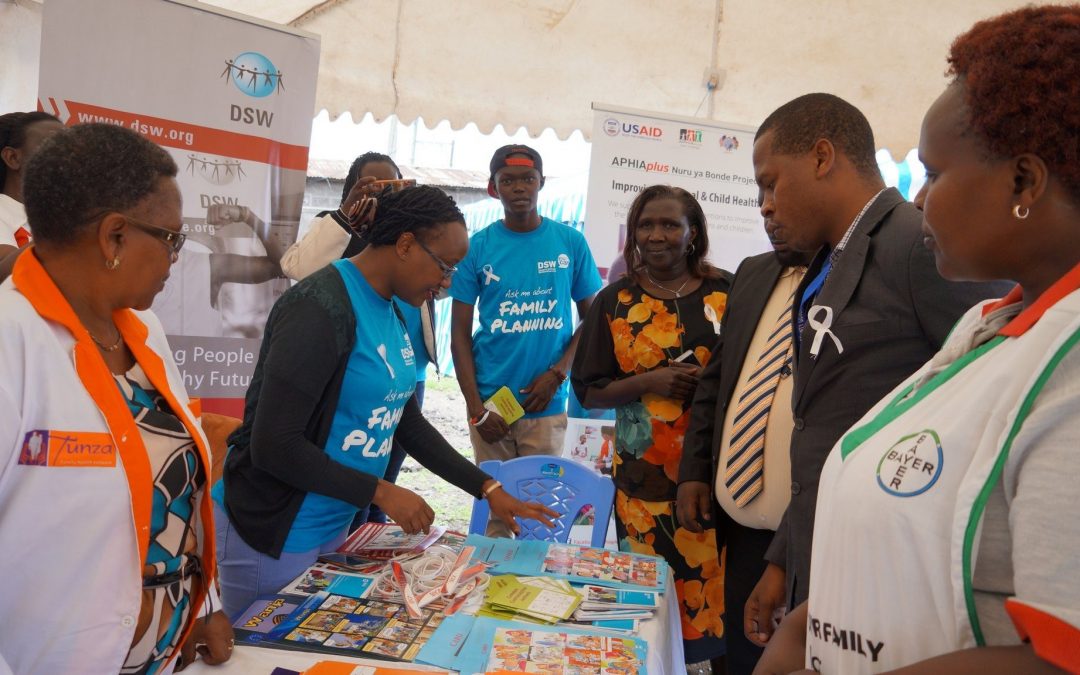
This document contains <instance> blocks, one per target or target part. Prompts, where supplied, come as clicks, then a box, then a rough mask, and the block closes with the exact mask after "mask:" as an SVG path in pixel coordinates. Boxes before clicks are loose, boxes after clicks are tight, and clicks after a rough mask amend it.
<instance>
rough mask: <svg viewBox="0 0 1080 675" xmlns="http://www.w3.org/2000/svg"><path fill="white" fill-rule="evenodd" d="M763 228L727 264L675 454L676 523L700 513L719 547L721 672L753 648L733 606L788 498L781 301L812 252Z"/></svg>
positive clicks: (749, 659) (739, 664) (786, 329)
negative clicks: (707, 349)
mask: <svg viewBox="0 0 1080 675" xmlns="http://www.w3.org/2000/svg"><path fill="white" fill-rule="evenodd" d="M765 231H766V233H767V234H768V236H769V241H770V242H771V243H772V246H773V251H772V252H771V253H762V254H761V255H758V256H753V257H751V258H747V259H746V260H744V261H743V262H742V263H741V264H740V265H739V269H738V270H736V272H735V280H734V281H732V282H731V292H730V294H729V295H728V302H727V308H726V309H725V310H724V315H723V319H722V324H723V326H724V329H723V330H722V331H721V335H720V342H718V343H717V347H716V349H715V350H714V351H715V352H716V353H717V355H716V356H715V357H714V358H713V359H712V361H711V362H710V363H709V365H708V367H706V368H705V369H704V371H702V374H701V378H700V380H699V381H698V387H697V392H696V393H695V394H694V403H693V408H692V410H691V413H690V426H689V428H688V429H687V431H686V437H685V439H684V441H683V454H682V461H681V462H680V464H679V493H678V516H679V523H680V524H681V525H682V526H683V527H685V528H686V529H687V530H689V531H691V532H700V531H701V529H702V522H703V521H704V522H705V523H706V524H709V523H715V526H716V528H717V531H718V533H719V536H717V541H718V542H720V544H721V545H722V546H723V547H724V548H725V550H726V552H725V555H724V626H725V627H726V629H727V630H726V631H725V638H726V640H727V672H728V673H729V674H731V675H750V673H751V672H753V670H754V665H755V664H756V663H757V661H758V659H759V658H760V657H761V652H762V649H761V647H759V646H757V645H755V644H753V643H752V642H750V641H749V640H748V639H747V638H746V635H745V634H744V633H743V630H742V626H743V608H744V606H745V605H746V600H747V596H748V595H750V590H751V589H752V588H753V587H754V584H756V583H757V580H758V579H760V578H761V575H762V573H763V572H764V571H765V552H766V551H767V550H768V548H769V543H770V542H772V539H773V535H774V534H775V533H776V526H777V525H778V524H779V523H780V517H781V516H783V515H784V509H785V508H787V504H788V500H789V499H790V498H791V463H790V460H789V458H788V451H789V449H790V447H791V429H792V425H793V423H794V420H793V419H792V413H791V390H792V381H791V380H792V378H791V374H792V359H793V357H794V354H795V350H794V345H793V339H792V338H793V337H794V336H793V333H792V321H791V302H792V300H793V298H794V295H795V289H796V288H797V287H798V286H799V283H800V282H801V281H802V278H803V275H804V274H806V266H807V264H809V262H810V259H811V258H812V257H813V255H812V254H810V253H801V252H799V251H793V250H791V248H789V247H788V245H787V243H786V242H785V241H784V240H783V239H782V238H781V237H780V235H779V233H778V232H777V231H776V227H775V226H774V223H773V222H772V221H771V220H767V221H765ZM714 515H715V518H716V520H715V521H714V520H713V518H714Z"/></svg>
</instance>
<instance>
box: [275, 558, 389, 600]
mask: <svg viewBox="0 0 1080 675" xmlns="http://www.w3.org/2000/svg"><path fill="white" fill-rule="evenodd" d="M340 576H346V577H358V578H361V579H367V580H368V585H371V584H372V583H374V582H375V577H373V576H367V575H362V574H357V573H355V572H346V571H343V570H339V569H336V568H335V567H334V566H333V565H330V564H327V563H318V562H317V563H315V564H314V565H312V566H311V567H309V568H307V569H306V570H304V571H303V573H302V574H300V576H298V577H296V579H293V581H292V583H290V584H289V585H288V586H286V587H285V588H283V589H281V592H282V593H284V594H287V595H311V594H312V593H318V592H319V591H325V590H326V589H327V587H328V586H330V583H331V582H332V581H333V580H334V579H336V578H338V577H340Z"/></svg>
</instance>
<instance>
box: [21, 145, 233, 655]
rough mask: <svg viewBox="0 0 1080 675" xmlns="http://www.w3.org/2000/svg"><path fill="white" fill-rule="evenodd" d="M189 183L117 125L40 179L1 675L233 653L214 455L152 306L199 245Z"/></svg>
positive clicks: (25, 286)
mask: <svg viewBox="0 0 1080 675" xmlns="http://www.w3.org/2000/svg"><path fill="white" fill-rule="evenodd" d="M176 173H177V167H176V163H175V162H174V161H173V160H172V158H171V157H170V156H169V154H168V153H167V152H165V151H164V150H162V149H161V148H160V147H158V146H157V145H154V144H153V143H151V142H150V141H148V140H146V139H145V138H143V137H142V136H140V135H138V134H137V133H135V132H133V131H129V130H127V129H124V128H122V127H118V126H114V125H111V124H86V125H78V126H75V127H73V128H72V129H70V130H68V131H62V132H59V133H57V134H54V135H53V137H52V138H51V139H49V140H47V141H45V142H44V143H42V145H41V146H40V148H39V152H38V153H37V154H36V155H35V156H34V157H33V158H32V159H31V160H30V162H29V164H28V165H27V166H26V167H25V173H24V175H23V181H24V182H23V196H24V197H25V199H26V212H27V215H28V217H29V223H30V231H31V233H32V235H33V242H34V243H33V245H32V246H31V247H30V248H29V249H27V250H26V251H24V252H23V254H22V255H20V256H19V259H18V261H17V262H16V264H15V270H14V272H13V274H12V277H11V279H9V280H8V281H7V282H5V283H4V284H3V286H0V401H3V402H4V403H3V405H0V550H3V552H4V553H3V555H0V671H3V672H16V673H20V674H24V673H25V674H28V675H30V674H41V675H53V674H54V673H76V672H78V673H118V672H119V673H157V672H171V670H172V668H173V667H174V666H176V665H178V664H183V663H188V662H191V661H192V660H193V659H194V658H195V649H196V645H203V646H201V647H199V651H200V653H201V654H202V655H203V658H204V659H205V660H206V661H207V663H211V664H213V663H221V662H223V661H225V660H227V659H228V658H229V656H230V654H231V651H232V627H231V626H230V625H229V620H228V618H227V617H226V616H225V615H224V614H223V613H222V612H221V611H220V601H219V600H218V599H217V597H216V591H215V590H214V589H215V569H214V568H215V562H214V536H213V522H212V517H211V504H210V497H209V493H208V492H209V491H208V490H207V482H208V478H207V476H208V474H209V470H210V458H209V456H208V453H207V443H206V440H205V438H204V437H203V433H202V430H201V429H200V427H199V423H198V420H197V418H196V415H195V413H194V412H193V411H192V408H191V405H190V402H189V400H188V395H187V392H186V391H185V389H184V383H183V378H182V377H181V376H180V372H179V370H178V369H177V367H176V364H175V363H174V362H173V358H172V352H171V351H170V349H169V345H168V343H167V342H166V339H165V333H164V331H162V330H161V325H160V323H159V322H158V320H157V319H156V318H155V317H154V315H153V314H152V313H151V312H149V311H148V309H149V307H150V305H151V303H152V302H153V300H154V296H156V295H157V294H158V293H159V292H161V290H162V288H164V286H165V279H166V278H167V277H168V276H169V270H170V268H171V266H172V264H173V263H174V262H175V261H176V257H177V254H178V252H179V251H180V248H181V247H182V246H183V244H184V235H183V234H182V233H181V232H180V229H181V208H180V199H181V198H180V189H179V187H178V186H177V183H176Z"/></svg>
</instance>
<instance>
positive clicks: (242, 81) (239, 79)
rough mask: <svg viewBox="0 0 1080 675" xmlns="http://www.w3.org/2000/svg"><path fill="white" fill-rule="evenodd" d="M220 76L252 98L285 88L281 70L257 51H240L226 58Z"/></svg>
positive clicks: (279, 91)
mask: <svg viewBox="0 0 1080 675" xmlns="http://www.w3.org/2000/svg"><path fill="white" fill-rule="evenodd" d="M221 77H223V78H225V81H226V82H229V81H231V82H232V83H233V85H235V86H236V88H237V89H239V90H240V91H241V92H242V93H244V94H246V95H248V96H251V97H253V98H263V97H265V96H269V95H270V94H273V93H274V92H275V91H276V92H278V93H279V94H280V93H281V92H282V91H283V90H284V89H285V84H284V82H283V81H282V78H283V74H282V72H281V71H280V70H278V69H277V68H276V67H275V66H274V64H273V62H271V61H270V59H268V58H266V57H265V56H263V55H262V54H260V53H259V52H242V53H240V54H238V55H237V56H236V58H232V59H227V60H226V61H225V70H224V71H222V73H221Z"/></svg>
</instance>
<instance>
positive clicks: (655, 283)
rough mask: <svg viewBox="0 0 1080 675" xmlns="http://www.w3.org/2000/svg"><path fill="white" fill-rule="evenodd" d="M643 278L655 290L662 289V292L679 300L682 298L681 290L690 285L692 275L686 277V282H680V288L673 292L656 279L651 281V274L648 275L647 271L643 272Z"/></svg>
mask: <svg viewBox="0 0 1080 675" xmlns="http://www.w3.org/2000/svg"><path fill="white" fill-rule="evenodd" d="M645 276H646V277H648V278H649V281H650V282H652V285H653V286H656V287H657V288H660V289H663V290H665V291H667V292H668V293H671V294H672V295H674V296H675V297H676V298H681V297H682V289H684V288H686V284H688V283H690V280H691V279H693V278H694V277H693V275H689V276H687V277H686V281H684V282H682V285H681V286H679V287H678V288H677V289H674V290H673V289H670V288H668V287H667V286H665V285H663V284H661V283H660V282H659V281H657V280H656V279H653V276H652V275H651V274H649V270H645Z"/></svg>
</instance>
